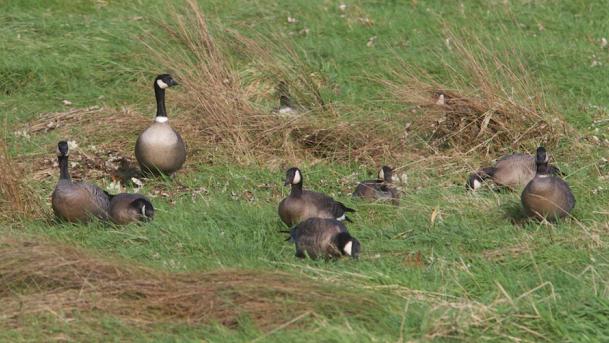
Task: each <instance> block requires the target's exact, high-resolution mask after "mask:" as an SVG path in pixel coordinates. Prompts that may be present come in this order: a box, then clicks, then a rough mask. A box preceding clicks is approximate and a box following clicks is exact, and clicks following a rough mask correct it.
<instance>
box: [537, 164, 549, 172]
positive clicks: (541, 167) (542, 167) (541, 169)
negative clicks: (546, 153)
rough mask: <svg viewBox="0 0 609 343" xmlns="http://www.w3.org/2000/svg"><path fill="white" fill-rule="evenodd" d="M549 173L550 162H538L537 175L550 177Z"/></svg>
mask: <svg viewBox="0 0 609 343" xmlns="http://www.w3.org/2000/svg"><path fill="white" fill-rule="evenodd" d="M549 172H550V169H549V168H548V162H537V175H548V174H549Z"/></svg>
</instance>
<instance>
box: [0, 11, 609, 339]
mask: <svg viewBox="0 0 609 343" xmlns="http://www.w3.org/2000/svg"><path fill="white" fill-rule="evenodd" d="M608 14H609V12H608V10H607V7H606V6H605V4H604V3H602V2H601V1H598V2H596V1H593V2H588V3H586V4H584V3H570V2H564V3H557V4H552V5H550V4H545V3H543V2H535V3H531V2H527V1H522V2H521V1H509V2H505V1H504V2H496V1H495V2H476V3H475V4H474V3H471V2H463V3H459V2H455V3H446V2H433V1H412V2H408V3H402V2H388V3H383V4H380V3H374V4H367V3H359V2H356V3H348V2H345V3H344V4H343V3H338V2H337V3H334V2H310V1H304V0H302V1H300V0H299V1H293V2H289V3H284V4H282V5H281V6H280V5H277V4H276V3H275V2H272V1H259V2H248V1H235V2H226V1H224V2H217V1H209V2H202V1H199V2H197V1H195V0H185V1H183V2H177V3H176V2H172V3H170V4H167V3H161V2H155V1H148V0H143V1H140V2H137V3H136V4H128V3H126V2H105V1H96V2H86V1H83V2H78V1H77V2H71V1H70V2H69V1H55V2H52V3H49V4H48V6H47V7H45V8H42V7H40V6H39V5H37V4H34V3H32V2H11V3H7V4H2V5H0V22H2V23H3V25H0V34H1V35H2V37H3V38H2V40H0V46H2V47H4V49H0V109H1V111H0V113H3V115H5V117H2V118H0V119H1V122H2V123H3V129H2V132H1V136H0V137H1V139H0V227H1V229H0V234H1V236H2V238H1V239H0V303H1V304H2V306H0V340H7V341H26V340H30V341H31V340H38V341H40V340H49V339H53V340H62V341H72V340H73V341H84V340H87V341H107V340H108V337H112V339H116V340H125V341H134V340H179V341H184V340H201V339H205V340H208V341H226V340H231V341H251V340H258V341H277V342H286V341H341V342H342V341H354V342H356V341H357V342H360V341H398V342H408V341H412V342H423V341H459V340H461V341H470V342H471V341H482V340H488V341H498V342H499V341H500V342H503V341H516V342H524V341H550V342H554V341H583V340H586V341H590V342H592V341H605V340H606V338H607V337H609V332H608V331H607V327H609V326H608V325H607V320H606V319H605V318H606V305H607V301H606V297H607V292H608V290H609V287H608V285H609V273H608V272H607V268H606V266H607V264H608V263H609V261H608V260H607V258H606V256H607V253H608V252H609V250H608V249H609V245H608V243H609V242H608V241H607V238H606V237H607V234H608V233H609V228H608V226H607V224H606V220H607V216H608V215H609V212H608V211H607V209H606V204H607V202H608V201H609V196H608V195H607V190H606V188H607V187H605V182H606V180H607V179H608V178H609V163H607V160H606V159H605V158H604V157H606V156H605V155H606V153H607V152H608V147H609V133H608V132H607V127H606V124H607V122H608V120H607V116H608V115H609V111H607V109H606V104H605V100H604V99H609V88H608V87H607V86H606V80H607V79H609V78H608V76H609V72H608V70H609V69H608V68H607V66H609V62H608V60H607V56H608V52H607V51H608V50H607V41H606V39H604V40H603V37H605V36H606V35H607V33H606V32H604V31H603V30H604V29H606V28H605V27H604V26H603V25H602V23H603V22H605V21H603V20H604V18H606V16H607V15H608ZM41 37H44V39H41ZM16 46H18V47H20V49H18V50H15V49H14V47H16ZM161 72H169V73H171V74H172V75H174V76H175V78H176V80H177V81H178V83H179V84H180V85H179V86H178V87H174V88H171V89H170V90H168V91H167V106H168V112H169V118H170V123H171V124H172V125H173V126H174V127H175V128H176V129H177V130H178V131H179V132H180V133H181V134H182V136H183V137H184V139H185V141H186V142H187V146H188V160H187V163H186V165H185V168H184V169H183V170H181V171H180V172H179V173H178V174H177V176H176V178H174V179H144V178H140V177H139V176H138V174H137V172H136V166H135V163H134V156H133V144H134V142H135V139H136V137H137V134H138V133H139V132H141V130H143V129H144V128H145V127H146V126H147V125H148V124H149V123H150V121H151V117H152V114H153V113H154V100H153V99H154V98H153V93H152V82H151V81H152V79H153V77H154V76H155V75H156V74H158V73H161ZM280 83H284V84H286V85H287V88H288V89H289V91H290V93H291V94H292V98H293V102H294V104H295V106H297V107H298V108H299V109H300V111H301V114H299V115H295V116H284V115H279V114H278V113H276V108H277V106H278V105H279V101H278V99H277V98H278V91H277V88H278V85H279V84H280ZM60 139H68V140H70V141H72V142H70V144H71V145H72V146H73V148H71V151H70V171H71V173H72V176H73V178H74V179H76V180H80V179H84V180H87V181H89V182H95V183H97V184H98V185H100V186H101V187H103V188H105V189H107V190H109V191H111V192H116V191H119V190H125V189H126V190H129V191H136V190H137V191H139V192H142V193H144V194H146V195H147V196H149V197H150V198H151V199H152V201H153V203H154V205H155V209H156V216H155V220H154V221H153V222H151V223H148V224H146V225H130V226H125V227H120V228H118V227H114V226H109V225H106V224H104V223H98V222H94V223H89V224H78V225H69V224H64V223H56V222H54V221H53V220H52V216H51V211H50V205H49V201H48V200H49V195H50V193H51V192H52V189H53V187H54V184H55V182H56V179H57V165H56V157H55V145H56V142H57V141H58V140H60ZM539 144H544V145H545V146H546V147H547V148H548V151H549V152H550V154H551V158H552V160H553V162H554V163H556V164H557V165H558V166H559V167H560V168H561V170H562V171H563V172H565V173H566V180H567V181H568V182H569V184H570V185H571V187H572V189H573V191H574V193H575V196H576V198H577V205H576V208H575V211H574V212H573V213H572V214H573V216H572V217H571V218H567V219H565V220H563V221H561V222H559V223H556V224H548V223H540V222H537V221H527V220H523V218H522V215H521V213H520V203H519V193H518V191H516V192H508V191H500V192H495V191H491V190H490V189H484V190H482V191H481V192H478V193H476V194H470V193H466V192H464V187H463V185H464V181H465V177H466V175H467V174H468V173H469V172H471V171H472V170H473V169H477V168H478V167H479V166H481V165H486V164H490V163H491V160H492V159H493V158H496V157H499V156H500V155H501V154H505V153H510V152H513V151H529V152H530V151H533V150H534V148H535V147H536V146H537V145H539ZM381 164H389V165H393V166H395V167H397V168H398V170H399V173H400V174H403V175H401V176H402V178H403V180H404V181H406V179H407V182H405V183H404V184H402V185H400V187H401V188H402V189H403V190H404V193H403V195H402V200H401V202H400V206H399V207H394V206H389V205H384V204H365V203H360V202H357V201H355V200H352V199H351V198H350V197H349V195H350V192H351V191H352V190H353V188H354V186H355V185H356V184H357V181H358V180H361V179H364V178H366V179H368V178H370V176H371V175H374V174H376V169H377V168H378V167H379V166H380V165H381ZM293 165H297V166H299V167H301V169H302V170H303V173H304V179H305V187H306V188H309V189H314V190H319V191H323V192H326V193H328V194H331V195H332V196H334V197H336V198H338V199H340V200H341V201H343V202H345V203H346V204H348V205H349V207H354V208H356V209H357V212H356V213H355V214H354V215H353V220H354V223H353V224H349V229H350V231H352V233H353V235H354V236H356V237H357V238H358V239H359V240H360V241H361V242H362V245H363V253H362V256H361V258H360V260H359V261H350V260H347V259H343V260H340V261H335V262H323V261H309V260H304V261H301V260H297V259H296V258H294V256H293V254H294V251H293V246H292V245H291V244H290V243H289V242H286V241H285V239H286V238H287V237H285V234H283V233H281V232H280V230H285V227H284V226H283V225H282V224H281V222H280V221H279V220H278V218H277V215H276V205H277V203H278V202H279V201H280V200H281V198H283V197H284V196H285V195H286V192H287V189H286V188H283V187H282V184H283V183H282V179H283V177H284V175H283V173H284V170H285V169H286V168H287V167H290V166H293ZM406 176H407V178H406ZM132 177H136V178H139V179H138V180H135V181H134V179H133V178H132ZM139 181H142V182H143V186H142V185H140V184H139V183H140V182H139Z"/></svg>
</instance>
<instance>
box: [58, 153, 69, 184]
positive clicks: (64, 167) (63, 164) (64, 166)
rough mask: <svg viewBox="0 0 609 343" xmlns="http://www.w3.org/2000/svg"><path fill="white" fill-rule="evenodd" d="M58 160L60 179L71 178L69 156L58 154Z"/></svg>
mask: <svg viewBox="0 0 609 343" xmlns="http://www.w3.org/2000/svg"><path fill="white" fill-rule="evenodd" d="M57 162H58V163H59V179H60V180H68V181H69V180H70V173H69V172H68V156H57Z"/></svg>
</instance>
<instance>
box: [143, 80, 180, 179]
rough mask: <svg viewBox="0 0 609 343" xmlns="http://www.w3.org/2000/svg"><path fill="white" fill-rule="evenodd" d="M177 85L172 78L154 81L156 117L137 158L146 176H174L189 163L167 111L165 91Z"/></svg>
mask: <svg viewBox="0 0 609 343" xmlns="http://www.w3.org/2000/svg"><path fill="white" fill-rule="evenodd" d="M177 84H178V83H177V82H176V81H175V80H174V79H173V78H172V77H171V75H169V74H162V75H159V76H157V77H156V78H155V79H154V95H155V97H156V117H155V119H154V123H153V124H152V125H150V126H149V127H148V128H147V129H146V130H145V131H144V132H142V134H140V136H139V137H138V138H137V141H136V143H135V157H136V158H137V161H138V162H139V164H140V168H141V169H142V172H144V173H152V174H165V175H172V174H173V173H175V172H176V171H178V170H179V169H180V168H181V167H182V165H183V164H184V161H185V160H186V147H185V145H184V141H183V140H182V137H181V136H180V134H179V133H177V132H176V131H175V130H174V129H173V128H172V127H171V126H170V125H169V123H168V119H167V111H166V109H165V89H167V88H169V87H172V86H175V85H177Z"/></svg>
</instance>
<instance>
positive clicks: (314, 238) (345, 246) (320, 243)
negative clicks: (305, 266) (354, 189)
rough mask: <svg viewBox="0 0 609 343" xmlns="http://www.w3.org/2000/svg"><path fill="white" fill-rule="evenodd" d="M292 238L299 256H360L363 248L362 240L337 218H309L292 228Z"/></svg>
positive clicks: (313, 257) (315, 257) (314, 257)
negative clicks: (355, 236) (352, 234)
mask: <svg viewBox="0 0 609 343" xmlns="http://www.w3.org/2000/svg"><path fill="white" fill-rule="evenodd" d="M290 239H291V240H293V241H294V244H295V246H296V256H297V257H299V258H305V257H306V256H309V257H310V258H312V259H317V258H337V257H341V256H351V257H352V258H358V257H359V253H360V248H361V247H360V242H359V241H358V240H357V239H355V238H353V237H352V236H351V235H350V234H349V232H347V228H346V227H345V225H344V224H343V223H341V222H339V221H338V220H336V219H324V218H309V219H307V220H305V221H303V222H301V223H300V224H298V225H296V226H294V227H293V228H292V229H291V230H290Z"/></svg>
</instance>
